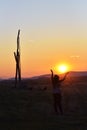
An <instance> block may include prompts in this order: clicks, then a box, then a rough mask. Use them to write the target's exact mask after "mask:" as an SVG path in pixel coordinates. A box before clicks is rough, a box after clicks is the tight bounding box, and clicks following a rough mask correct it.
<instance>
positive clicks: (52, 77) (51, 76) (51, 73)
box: [50, 69, 53, 83]
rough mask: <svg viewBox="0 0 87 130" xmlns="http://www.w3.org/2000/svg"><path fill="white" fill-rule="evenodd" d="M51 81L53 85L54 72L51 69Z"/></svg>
mask: <svg viewBox="0 0 87 130" xmlns="http://www.w3.org/2000/svg"><path fill="white" fill-rule="evenodd" d="M50 71H51V80H52V83H53V70H52V69H51V70H50Z"/></svg>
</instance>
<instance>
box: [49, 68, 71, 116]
mask: <svg viewBox="0 0 87 130" xmlns="http://www.w3.org/2000/svg"><path fill="white" fill-rule="evenodd" d="M50 71H51V80H52V86H53V99H54V110H55V112H56V114H58V110H57V107H58V108H59V111H60V113H61V114H63V109H62V103H61V100H62V95H61V89H60V86H61V83H62V82H63V81H64V80H65V79H66V76H67V74H68V72H67V73H66V74H65V76H64V78H63V79H61V80H59V76H58V75H54V74H53V70H50Z"/></svg>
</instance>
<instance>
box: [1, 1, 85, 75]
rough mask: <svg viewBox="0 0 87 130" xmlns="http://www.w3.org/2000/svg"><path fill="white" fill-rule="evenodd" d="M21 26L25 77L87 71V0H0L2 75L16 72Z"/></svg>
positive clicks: (22, 63)
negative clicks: (65, 68) (57, 70)
mask: <svg viewBox="0 0 87 130" xmlns="http://www.w3.org/2000/svg"><path fill="white" fill-rule="evenodd" d="M18 29H20V30H21V33H20V44H21V67H22V69H21V70H22V77H31V76H35V75H42V74H48V73H50V68H53V67H54V66H55V65H57V64H62V63H64V64H68V65H69V66H70V67H71V70H73V71H87V0H0V77H13V76H14V75H15V59H14V55H13V53H14V51H16V37H17V31H18Z"/></svg>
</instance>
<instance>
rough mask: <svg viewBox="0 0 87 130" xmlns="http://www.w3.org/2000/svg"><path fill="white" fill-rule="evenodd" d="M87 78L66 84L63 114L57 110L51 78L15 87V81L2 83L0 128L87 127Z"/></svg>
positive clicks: (58, 129) (69, 129) (71, 129)
mask: <svg viewBox="0 0 87 130" xmlns="http://www.w3.org/2000/svg"><path fill="white" fill-rule="evenodd" d="M86 79H87V77H82V78H81V77H79V78H77V79H76V78H69V79H67V80H66V81H65V82H64V83H63V85H62V87H61V90H62V95H63V101H62V104H63V109H64V115H62V116H61V115H56V114H55V113H54V110H53V97H52V87H51V83H50V80H49V79H39V80H27V81H24V82H22V84H21V85H20V86H17V87H16V88H15V86H14V81H9V80H8V81H3V82H0V130H87V81H86ZM44 88H45V89H44ZM46 88H47V89H46Z"/></svg>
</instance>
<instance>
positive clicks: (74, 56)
mask: <svg viewBox="0 0 87 130" xmlns="http://www.w3.org/2000/svg"><path fill="white" fill-rule="evenodd" d="M70 58H80V56H79V55H72V56H70Z"/></svg>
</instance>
